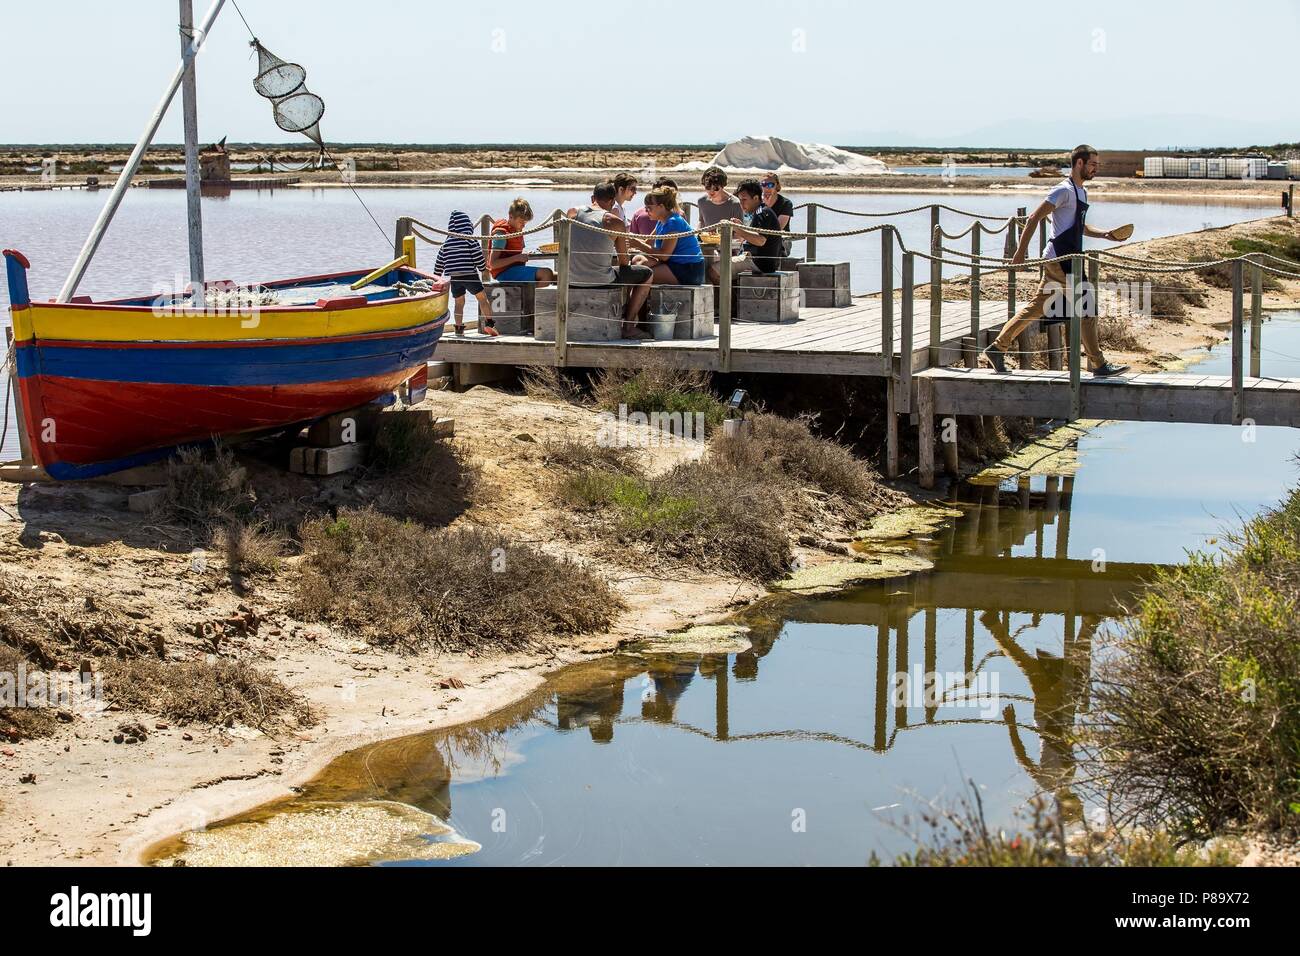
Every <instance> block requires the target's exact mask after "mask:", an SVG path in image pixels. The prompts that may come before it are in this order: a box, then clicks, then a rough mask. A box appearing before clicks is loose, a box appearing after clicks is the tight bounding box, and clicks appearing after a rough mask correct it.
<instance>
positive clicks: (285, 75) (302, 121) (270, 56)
mask: <svg viewBox="0 0 1300 956" xmlns="http://www.w3.org/2000/svg"><path fill="white" fill-rule="evenodd" d="M253 46H254V48H255V49H256V50H257V78H256V79H254V80H253V89H255V90H256V91H257V93H258V95H259V96H264V97H266V98H267V99H268V100H270V101H271V104H272V107H273V109H274V112H275V125H276V126H278V127H280V129H282V130H284V131H285V132H286V133H302V135H304V136H306V137H307V138H308V139H310V140H312V141H313V142H314V143H316V145H318V146H319V147H320V148H321V149H322V150H324V148H325V142H324V140H322V139H321V133H320V119H321V117H322V116H324V115H325V101H324V100H322V99H321V98H320V97H319V96H317V95H316V94H315V93H313V92H311V90H309V89H307V87H306V86H305V84H306V82H307V71H306V70H304V69H303V68H302V67H301V66H299V65H298V64H297V63H289V62H287V61H286V60H282V59H280V58H279V57H278V56H276V55H275V54H274V53H272V52H271V51H270V50H268V49H267V48H266V47H264V46H262V44H261V43H259V42H257V41H256V40H254V41H253Z"/></svg>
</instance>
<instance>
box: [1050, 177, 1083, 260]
mask: <svg viewBox="0 0 1300 956" xmlns="http://www.w3.org/2000/svg"><path fill="white" fill-rule="evenodd" d="M1078 189H1079V198H1080V199H1082V200H1083V201H1084V202H1087V201H1088V190H1087V189H1085V188H1084V187H1083V186H1080V187H1078ZM1074 190H1075V186H1074V181H1073V180H1071V179H1067V180H1065V181H1064V182H1063V183H1061V184H1060V185H1059V186H1057V187H1056V188H1055V189H1053V190H1052V191H1051V192H1050V193H1048V194H1047V201H1048V202H1050V203H1051V204H1052V205H1053V206H1054V207H1056V208H1055V209H1053V210H1052V235H1053V236H1059V235H1061V234H1062V233H1064V232H1066V231H1068V230H1069V229H1071V228H1072V227H1073V226H1074V220H1075V218H1076V216H1077V214H1078V211H1079V204H1078V203H1077V202H1075V199H1074ZM1046 257H1047V258H1048V259H1055V258H1056V250H1054V249H1053V248H1052V243H1050V242H1049V243H1048V244H1047V252H1046Z"/></svg>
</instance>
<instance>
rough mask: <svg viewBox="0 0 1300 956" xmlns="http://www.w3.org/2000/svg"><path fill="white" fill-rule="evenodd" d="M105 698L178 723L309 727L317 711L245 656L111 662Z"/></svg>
mask: <svg viewBox="0 0 1300 956" xmlns="http://www.w3.org/2000/svg"><path fill="white" fill-rule="evenodd" d="M104 695H105V697H106V698H107V699H108V700H109V701H111V702H113V703H116V704H118V705H120V706H122V707H124V708H126V709H128V710H141V711H146V712H148V713H151V714H158V715H159V716H161V717H166V718H169V719H171V720H175V721H177V722H191V721H192V722H197V723H203V724H211V725H214V726H225V727H229V726H233V725H234V724H237V723H238V724H244V725H245V726H248V727H256V728H257V729H259V730H262V731H268V732H270V731H274V730H277V729H280V728H293V727H309V726H311V725H312V724H313V723H315V716H314V714H313V713H312V711H311V708H310V707H308V705H307V704H306V702H305V701H303V699H302V698H300V697H299V696H298V695H297V694H295V693H294V692H293V691H291V690H289V688H288V687H286V686H285V685H284V684H283V683H281V682H280V680H279V678H277V677H275V676H274V675H272V674H268V673H266V672H265V671H261V670H258V669H257V668H256V667H253V666H252V665H250V664H247V663H245V662H243V661H236V660H228V659H224V658H218V659H216V660H213V661H205V660H198V661H160V660H151V659H148V658H139V659H134V660H121V661H110V662H108V663H107V664H106V665H105V667H104Z"/></svg>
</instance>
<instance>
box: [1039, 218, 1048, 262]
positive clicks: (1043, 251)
mask: <svg viewBox="0 0 1300 956" xmlns="http://www.w3.org/2000/svg"><path fill="white" fill-rule="evenodd" d="M1046 255H1047V220H1046V219H1040V220H1039V221H1038V258H1040V259H1042V258H1043V257H1044V256H1046Z"/></svg>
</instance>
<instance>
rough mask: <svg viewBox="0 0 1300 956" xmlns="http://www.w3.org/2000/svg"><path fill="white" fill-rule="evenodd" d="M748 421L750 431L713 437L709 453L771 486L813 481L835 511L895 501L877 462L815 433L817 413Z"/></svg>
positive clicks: (854, 511) (857, 513) (864, 511)
mask: <svg viewBox="0 0 1300 956" xmlns="http://www.w3.org/2000/svg"><path fill="white" fill-rule="evenodd" d="M746 421H747V429H748V433H747V434H745V435H741V436H736V437H727V436H725V435H722V436H719V437H717V438H715V439H714V440H713V443H712V445H711V446H710V455H711V456H712V457H713V458H715V459H716V460H717V461H718V462H719V463H720V464H724V465H727V466H729V467H731V468H732V469H734V470H735V471H737V472H741V473H747V474H751V475H752V476H753V479H752V480H754V481H756V482H758V483H760V484H761V485H763V486H766V487H767V488H769V489H771V488H773V487H774V486H783V485H784V486H793V488H792V489H791V490H798V489H801V488H806V487H809V486H811V487H812V488H813V489H815V490H816V491H817V492H819V493H820V494H822V495H824V496H829V497H831V498H833V499H835V502H836V510H837V511H840V512H841V513H844V512H847V513H848V514H850V515H851V516H852V517H854V518H864V517H868V516H870V515H873V514H875V513H876V512H878V511H879V510H881V509H882V508H884V507H887V506H888V505H890V504H892V503H893V502H894V501H895V500H896V498H897V495H896V493H895V492H893V491H892V490H890V489H889V488H887V487H885V486H884V485H882V484H881V483H880V480H879V476H878V474H877V473H876V470H875V469H874V468H873V467H871V466H870V465H869V464H867V463H866V462H865V461H862V460H861V459H859V458H855V457H854V456H853V453H852V452H850V451H849V449H848V448H846V447H844V446H843V445H841V444H839V443H838V442H834V441H831V440H829V439H826V438H820V437H818V436H817V435H814V434H813V432H812V424H813V421H814V419H813V418H811V417H807V416H805V417H801V418H782V417H780V416H778V415H766V414H760V415H752V416H750V417H749V418H748V419H747V420H746Z"/></svg>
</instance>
